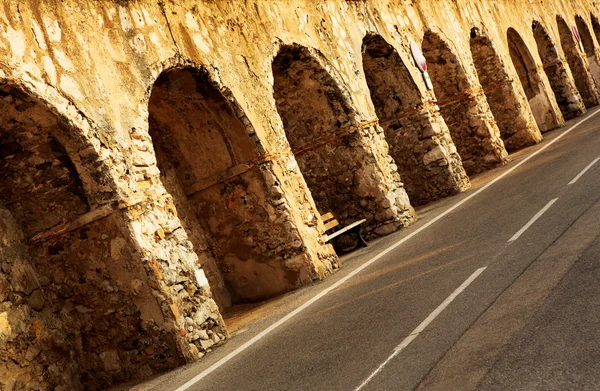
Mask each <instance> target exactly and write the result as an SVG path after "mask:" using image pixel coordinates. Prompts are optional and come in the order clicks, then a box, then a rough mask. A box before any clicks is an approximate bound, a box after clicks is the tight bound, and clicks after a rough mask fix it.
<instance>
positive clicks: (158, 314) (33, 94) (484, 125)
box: [0, 0, 600, 389]
mask: <svg viewBox="0 0 600 391" xmlns="http://www.w3.org/2000/svg"><path fill="white" fill-rule="evenodd" d="M597 9H598V4H597V2H596V1H593V0H552V1H550V0H542V1H526V2H523V1H517V0H494V1H492V0H488V1H478V2H475V1H470V0H458V1H456V0H417V1H408V0H319V1H316V0H299V1H293V2H291V1H287V0H273V1H241V0H240V1H212V2H198V1H194V0H183V1H171V0H166V1H160V2H156V1H149V0H130V1H117V0H114V1H112V0H105V1H91V0H61V1H59V0H48V1H43V2H40V1H36V0H19V1H17V0H3V1H2V9H1V10H0V47H1V49H2V50H0V82H1V84H2V88H1V91H0V103H1V108H2V112H1V113H0V116H1V120H2V122H1V123H2V127H1V128H0V216H1V221H0V388H5V389H22V388H30V389H53V388H56V389H60V387H63V389H100V388H104V387H108V386H110V385H112V384H115V383H119V382H122V381H126V380H131V379H140V378H145V377H148V376H151V375H153V374H155V373H158V372H161V371H164V370H167V369H169V368H173V367H175V366H177V365H179V364H181V363H184V362H189V361H193V360H195V359H198V358H200V357H202V356H203V355H204V354H205V353H207V352H209V351H211V350H212V349H213V348H214V347H215V346H218V345H219V344H221V343H223V342H224V341H225V340H226V339H227V338H228V334H227V331H226V325H225V324H224V322H223V319H222V316H221V312H222V311H224V310H225V309H226V308H227V307H228V306H230V305H231V304H234V303H238V302H248V301H256V300H262V299H264V298H268V297H272V296H274V295H277V294H280V293H283V292H286V291H289V290H291V289H295V288H297V287H300V286H302V285H305V284H308V283H310V282H311V281H314V280H316V279H320V278H324V277H325V276H326V275H327V274H329V273H331V272H333V271H334V270H335V269H337V268H338V267H339V266H340V262H339V259H338V257H337V255H336V254H335V251H334V249H333V248H332V246H331V245H330V244H328V243H325V241H324V233H325V232H324V231H325V227H324V225H323V222H322V221H321V219H320V215H321V214H323V213H326V212H330V211H332V212H333V213H334V214H335V215H336V217H337V218H338V220H339V221H340V222H341V223H342V225H344V224H347V223H350V222H352V221H356V220H359V219H366V220H367V223H366V224H365V228H366V231H367V233H368V234H369V236H370V237H375V236H380V235H386V234H389V233H391V232H393V231H395V230H397V229H399V228H401V227H403V226H406V225H408V224H410V223H412V222H413V221H414V220H415V219H416V215H415V212H414V209H413V205H418V204H423V203H426V202H430V201H433V200H435V199H438V198H441V197H445V196H448V195H452V194H455V193H457V192H460V191H463V190H465V189H467V188H468V187H469V178H468V177H467V175H476V174H477V173H480V172H482V171H485V170H488V169H491V168H493V167H496V166H498V165H500V164H503V163H504V162H506V160H507V150H508V151H514V150H518V149H520V148H523V147H525V146H527V145H531V144H533V143H537V142H540V141H541V139H542V132H543V131H548V130H550V129H553V128H555V127H557V126H561V125H562V124H563V123H564V122H563V121H564V119H569V118H573V117H576V116H578V115H581V114H582V113H584V112H585V110H586V107H587V108H590V107H592V106H594V105H597V104H598V102H599V98H600V97H599V91H598V88H597V84H598V81H599V80H600V66H598V64H599V63H600V62H599V61H598V58H599V57H598V53H599V51H598V48H599V47H600V46H599V44H598V34H599V33H600V27H598V26H599V25H598V20H597V13H599V12H598V11H597ZM573 26H576V27H577V29H578V30H579V32H580V34H581V36H582V39H583V46H584V51H581V50H580V48H579V44H578V42H576V40H575V38H574V35H573V31H572V27H573ZM411 41H412V42H415V43H416V44H418V45H419V46H421V47H422V48H423V51H424V54H425V57H426V58H427V60H428V61H429V63H430V74H431V78H432V81H433V86H434V89H433V90H428V89H427V86H426V85H425V82H424V80H423V77H422V75H421V72H420V71H419V69H418V68H417V67H416V66H415V64H414V61H413V60H412V58H411V55H410V43H411ZM584 104H585V105H584Z"/></svg>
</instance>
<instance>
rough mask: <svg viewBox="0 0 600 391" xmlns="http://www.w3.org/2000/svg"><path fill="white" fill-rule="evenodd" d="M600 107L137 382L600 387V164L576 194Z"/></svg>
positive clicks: (595, 139)
mask: <svg viewBox="0 0 600 391" xmlns="http://www.w3.org/2000/svg"><path fill="white" fill-rule="evenodd" d="M596 113H598V109H595V110H593V111H591V112H590V113H588V114H587V115H586V116H584V117H580V118H577V119H575V120H573V121H570V122H569V123H568V124H567V126H565V127H564V128H562V129H559V130H556V131H553V132H550V133H547V134H546V135H545V138H546V140H545V141H544V142H543V143H542V144H540V145H538V146H535V147H532V148H529V149H527V150H525V151H521V152H519V153H518V154H517V155H515V156H513V157H512V159H513V161H512V162H511V163H510V164H509V165H507V166H505V167H502V168H499V169H497V170H494V171H492V172H489V173H487V174H485V175H483V176H481V177H479V178H476V179H475V180H474V181H473V182H474V188H473V189H472V190H470V191H468V192H466V193H463V194H460V195H458V196H456V197H452V198H449V199H446V200H443V201H441V202H438V203H436V204H434V205H431V206H429V207H427V208H426V209H423V210H421V211H420V216H421V219H420V221H419V222H418V223H417V224H415V225H414V226H412V227H410V228H408V229H404V230H402V231H401V232H398V233H396V234H394V235H391V236H389V237H386V238H384V239H381V240H379V241H377V242H376V243H373V244H372V245H370V247H369V248H367V249H364V250H361V251H359V252H357V253H354V254H352V255H351V256H349V257H347V258H345V259H344V264H345V267H344V268H343V269H342V270H341V271H340V272H338V273H336V274H335V275H334V276H332V277H330V278H328V279H327V280H326V281H324V282H321V283H318V284H314V285H313V286H311V287H308V288H306V289H302V290H300V291H298V292H294V293H292V294H290V295H287V296H285V297H283V298H281V299H279V300H277V301H275V302H271V303H269V304H267V305H265V306H263V307H261V308H259V309H257V310H255V312H254V316H253V317H252V321H251V322H249V323H248V324H244V322H240V323H239V324H236V327H235V333H234V337H233V338H232V339H231V340H230V341H229V342H228V343H227V344H226V345H225V346H223V347H221V348H219V349H217V350H216V351H215V352H213V353H212V354H210V355H208V356H207V357H205V358H204V359H203V360H201V361H200V362H198V363H195V364H192V365H189V366H187V367H184V368H181V369H179V370H177V371H174V372H172V373H169V374H166V375H164V376H162V377H159V378H157V379H155V380H153V381H151V382H149V383H146V384H144V385H141V386H138V387H136V388H135V389H143V390H149V389H153V390H180V391H182V390H183V389H189V390H211V391H217V390H226V391H230V390H270V391H272V390H328V391H331V390H358V389H360V390H365V391H367V390H413V389H416V388H419V389H421V390H469V389H479V390H486V391H487V390H508V389H510V390H521V389H522V390H553V389H556V390H565V389H578V390H593V389H599V390H600V360H599V358H600V339H599V338H597V335H598V333H599V332H600V312H598V311H596V310H595V309H598V308H600V307H599V306H600V290H599V289H598V284H597V281H599V279H600V266H599V265H600V241H599V240H598V236H599V235H600V175H599V174H600V162H597V163H596V164H594V165H593V166H591V167H589V169H588V171H586V172H585V174H583V175H582V176H580V177H579V179H578V180H577V182H575V183H573V184H570V185H569V183H570V182H571V181H573V180H574V178H575V177H577V176H578V174H580V173H581V172H582V170H584V169H585V168H586V167H588V166H589V165H590V164H591V163H592V162H593V161H594V160H595V159H597V158H599V157H600V113H598V114H596ZM582 121H583V122H582ZM576 124H579V125H578V126H577V127H576V128H574V129H571V130H570V128H571V127H572V126H574V125H576ZM569 130H570V131H569ZM567 131H568V134H565V132H567ZM558 138H560V139H559V140H558V141H557V139H558ZM549 144H551V145H549ZM541 149H543V151H541V152H539V151H540V150H541ZM535 153H537V155H535V156H534V157H531V158H529V157H530V156H531V155H532V154H535ZM525 159H529V160H527V161H525V162H524V163H523V160H525ZM511 170H512V171H511ZM507 172H508V174H506V173H507ZM502 175H504V177H502V178H500V179H498V178H499V177H500V176H502ZM448 210H450V212H448ZM541 211H543V212H544V213H541ZM536 215H539V216H538V217H539V218H538V219H537V220H535V221H532V218H534V216H536ZM440 216H441V217H440ZM528 223H530V224H529V226H528V228H527V229H526V230H524V231H523V228H524V227H525V226H526V225H528ZM520 231H522V233H521V234H520V235H519V236H518V237H517V233H518V232H520ZM407 238H408V239H407ZM511 239H514V240H512V241H511ZM399 242H400V244H398V243H399ZM390 246H395V247H393V249H392V250H390ZM385 251H387V253H384V254H383V255H382V252H385ZM374 257H377V258H378V259H377V260H376V261H375V262H372V259H373V258H374ZM369 262H372V264H369V266H367V267H364V265H365V264H366V263H369ZM363 267H364V269H363V270H361V271H360V272H358V273H357V272H356V271H357V269H359V268H363ZM483 268H485V269H483ZM476 272H477V273H480V274H474V273H476ZM354 273H356V274H354ZM342 282H343V283H342ZM332 287H334V288H335V289H332ZM459 287H460V288H462V289H460V290H459V291H457V289H459ZM323 292H327V293H326V294H324V293H323ZM453 294H454V295H453ZM315 297H318V300H315V299H314V298H315ZM450 299H452V300H450ZM309 300H312V301H311V302H310V305H308V306H306V305H305V303H306V302H307V301H309ZM442 303H444V304H447V305H445V306H444V307H443V309H442V308H441V307H440V305H442ZM303 305H304V306H303ZM298 308H300V309H301V311H299V312H298ZM438 308H439V310H438V311H437V312H435V310H436V309H438ZM293 311H296V312H294V316H291V317H289V316H288V318H286V321H285V322H280V323H279V324H277V327H275V328H273V327H272V325H273V324H274V323H275V322H277V321H279V320H280V319H282V318H283V317H285V316H286V315H288V314H290V312H293ZM434 315H435V316H434ZM420 325H421V326H422V327H421V328H420V329H419V326H420ZM425 326H426V327H425ZM269 327H271V329H268V328H269ZM265 330H267V331H266V332H265ZM407 337H408V338H409V341H408V342H410V344H407V345H406V344H405V345H406V346H402V347H401V349H397V347H398V346H399V345H400V344H401V343H402V342H403V341H405V342H407ZM244 344H246V345H244ZM240 350H242V351H240ZM384 363H385V365H382V364H384ZM207 371H210V373H207ZM199 374H202V375H200V376H201V377H202V378H201V379H198V376H199ZM194 378H196V380H198V381H197V382H194ZM367 379H369V380H368V382H366V380H367ZM186 382H187V384H186ZM182 386H183V387H182Z"/></svg>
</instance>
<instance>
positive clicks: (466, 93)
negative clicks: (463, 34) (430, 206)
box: [423, 31, 508, 175]
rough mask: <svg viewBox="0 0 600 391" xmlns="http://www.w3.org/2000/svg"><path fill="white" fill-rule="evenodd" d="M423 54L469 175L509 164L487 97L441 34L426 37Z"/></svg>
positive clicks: (445, 117)
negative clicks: (467, 73)
mask: <svg viewBox="0 0 600 391" xmlns="http://www.w3.org/2000/svg"><path fill="white" fill-rule="evenodd" d="M423 54H424V55H425V58H426V59H427V70H428V72H429V74H430V76H431V80H432V82H433V86H434V92H435V95H436V98H437V100H438V106H439V107H440V111H441V113H442V117H443V118H444V120H445V121H446V124H447V125H448V128H449V129H450V134H451V135H452V140H453V141H454V144H455V145H456V148H457V150H458V154H459V155H460V157H461V159H462V162H463V166H464V168H465V171H466V172H467V174H468V175H473V174H477V173H480V172H483V171H487V170H489V169H492V168H494V167H497V166H498V165H500V164H503V163H504V162H506V160H507V156H508V153H507V152H506V149H505V148H504V143H503V141H502V138H501V137H500V131H499V130H498V126H497V125H496V121H495V120H494V117H493V115H492V113H491V112H490V108H489V105H488V103H487V100H486V99H485V95H483V94H481V93H479V92H478V91H477V88H476V87H475V86H473V85H471V83H470V82H469V80H468V78H467V75H466V72H465V69H464V67H463V65H462V64H461V62H460V60H459V59H458V57H457V56H456V55H455V54H454V52H453V50H452V49H451V48H450V47H449V46H448V44H447V43H446V42H445V41H444V40H443V39H442V38H441V37H440V36H439V35H438V34H436V33H434V32H431V31H429V32H427V33H425V35H424V37H423Z"/></svg>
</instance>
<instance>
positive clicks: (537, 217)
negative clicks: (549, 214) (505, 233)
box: [508, 198, 558, 243]
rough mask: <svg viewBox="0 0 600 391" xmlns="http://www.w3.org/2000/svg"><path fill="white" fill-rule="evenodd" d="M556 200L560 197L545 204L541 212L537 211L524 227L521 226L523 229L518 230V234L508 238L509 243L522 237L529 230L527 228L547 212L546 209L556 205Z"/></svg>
mask: <svg viewBox="0 0 600 391" xmlns="http://www.w3.org/2000/svg"><path fill="white" fill-rule="evenodd" d="M556 201H558V198H555V199H553V200H552V201H550V202H548V203H547V204H546V206H544V207H543V208H542V210H540V211H539V212H537V213H536V214H535V216H533V217H532V218H531V220H529V221H528V222H527V224H525V225H524V226H523V228H521V229H520V230H519V231H518V232H517V233H516V234H514V235H513V236H512V238H510V239H508V242H509V243H510V242H514V241H515V240H517V239H519V237H521V235H523V232H525V231H527V230H528V229H529V227H531V226H532V225H533V223H535V222H536V221H537V220H538V219H539V218H540V217H542V215H543V214H544V213H546V211H547V210H548V209H550V207H551V206H552V205H554V203H555V202H556Z"/></svg>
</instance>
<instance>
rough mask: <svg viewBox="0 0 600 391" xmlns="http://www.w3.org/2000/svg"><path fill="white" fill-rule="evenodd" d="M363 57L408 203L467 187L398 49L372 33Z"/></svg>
mask: <svg viewBox="0 0 600 391" xmlns="http://www.w3.org/2000/svg"><path fill="white" fill-rule="evenodd" d="M362 52H363V58H362V60H363V67H364V70H365V76H366V79H367V84H368V86H369V90H370V92H371V99H372V100H373V104H374V105H375V111H376V112H377V116H378V117H379V120H380V121H381V126H382V127H383V129H384V131H385V136H386V139H387V141H388V144H389V145H390V155H391V156H392V157H393V158H394V160H395V161H396V164H397V165H398V172H399V173H400V176H401V177H402V179H403V181H404V185H405V187H406V191H407V193H408V195H409V197H410V199H411V201H412V203H413V204H415V205H418V204H423V203H427V202H429V201H432V200H435V199H438V198H441V197H444V196H448V195H451V194H456V193H458V192H460V191H461V190H465V189H467V188H469V186H470V183H469V179H468V178H467V175H466V173H465V171H464V168H463V167H462V164H461V163H462V162H461V159H460V156H459V155H458V153H457V150H456V147H455V145H454V143H453V141H452V139H451V137H450V133H449V130H448V127H447V126H446V123H445V122H444V119H443V118H442V117H441V115H440V113H439V109H438V107H437V106H435V105H434V104H431V103H430V102H428V101H425V100H424V99H423V97H422V96H421V95H420V93H419V90H418V88H417V87H416V85H415V83H414V82H413V81H412V79H411V75H410V73H409V72H408V70H407V69H406V66H405V65H404V63H403V62H402V59H401V58H400V56H399V55H398V52H397V51H396V49H394V48H393V47H392V46H391V45H390V44H389V43H388V42H386V41H385V39H383V37H381V36H379V35H374V34H370V35H367V36H366V37H365V39H364V40H363V47H362Z"/></svg>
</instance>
